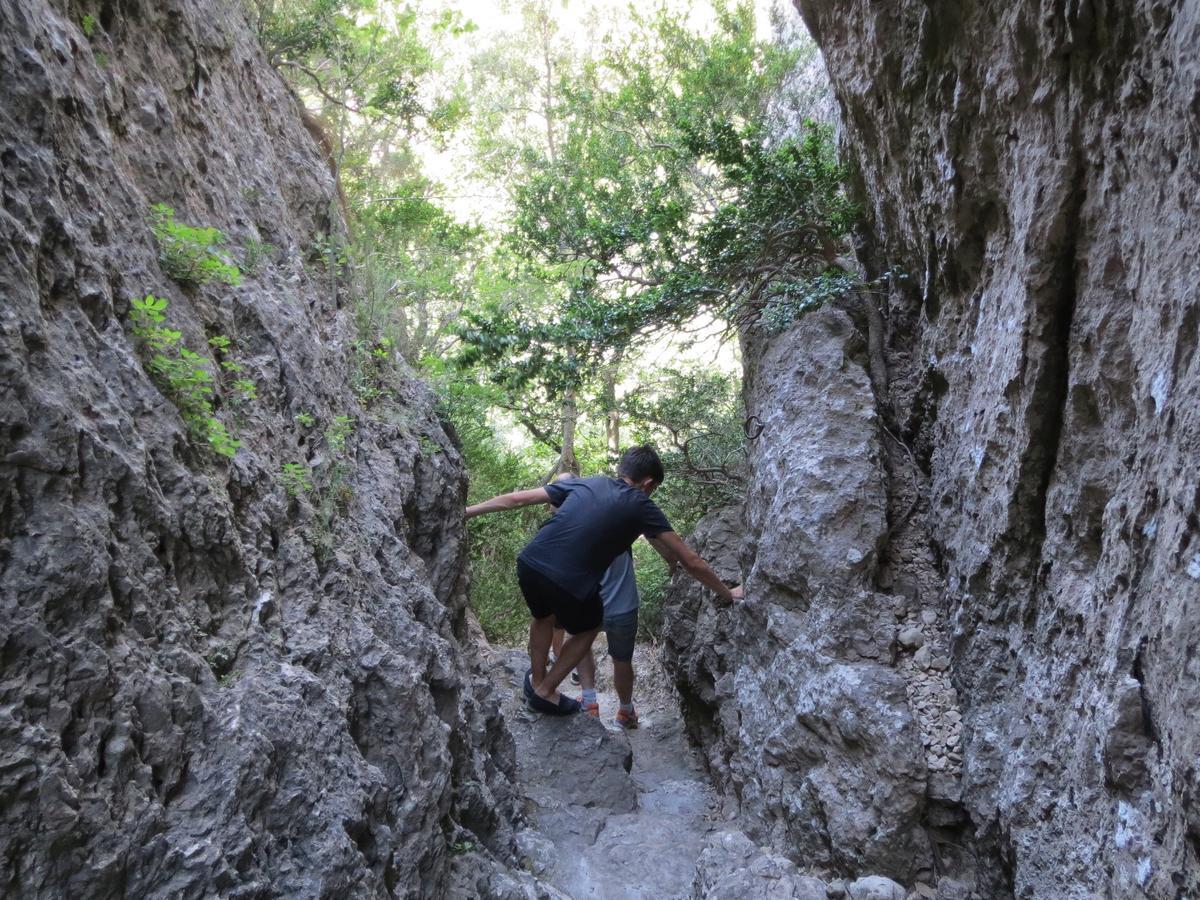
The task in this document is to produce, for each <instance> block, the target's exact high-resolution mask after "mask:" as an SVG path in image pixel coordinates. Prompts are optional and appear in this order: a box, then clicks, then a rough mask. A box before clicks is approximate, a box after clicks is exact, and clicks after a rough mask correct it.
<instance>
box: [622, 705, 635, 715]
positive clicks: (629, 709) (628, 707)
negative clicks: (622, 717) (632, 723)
mask: <svg viewBox="0 0 1200 900" xmlns="http://www.w3.org/2000/svg"><path fill="white" fill-rule="evenodd" d="M621 712H623V713H631V712H633V704H632V703H622V704H621Z"/></svg>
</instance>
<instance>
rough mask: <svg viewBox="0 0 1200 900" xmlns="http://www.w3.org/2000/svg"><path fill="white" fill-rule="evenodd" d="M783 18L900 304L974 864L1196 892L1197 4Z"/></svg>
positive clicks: (1082, 884)
mask: <svg viewBox="0 0 1200 900" xmlns="http://www.w3.org/2000/svg"><path fill="white" fill-rule="evenodd" d="M798 6H799V7H800V9H801V11H802V13H803V15H804V18H805V20H806V22H807V23H808V26H809V28H810V30H811V31H812V33H813V35H814V36H815V38H816V39H817V41H818V43H819V44H820V46H821V48H822V51H823V53H824V55H825V59H826V62H827V65H828V69H829V74H830V77H831V79H832V82H833V85H834V89H835V92H836V95H837V97H838V100H839V103H840V106H841V108H842V115H843V120H844V127H845V133H844V138H845V146H846V148H847V152H848V153H849V155H850V157H851V159H852V161H853V162H854V163H855V164H856V166H857V168H858V170H859V172H860V177H861V195H862V197H863V199H864V202H865V204H866V206H867V209H868V212H869V219H870V222H869V228H868V231H869V241H868V245H867V246H866V247H865V249H864V254H863V255H864V260H865V262H866V263H867V264H868V267H870V268H873V269H874V270H875V271H879V270H880V269H882V268H884V267H886V266H889V265H896V266H899V267H901V268H902V269H904V270H905V271H906V272H907V273H908V274H909V282H910V284H911V285H912V287H911V289H905V290H897V291H895V292H894V293H893V295H892V297H891V299H890V308H889V310H888V316H889V327H890V335H889V348H890V354H891V363H892V366H893V376H894V378H895V383H894V386H893V397H892V400H893V403H894V407H895V409H896V412H897V418H898V421H899V423H900V425H901V427H902V429H903V434H904V435H905V436H906V437H907V438H908V439H909V440H910V441H912V442H913V443H914V444H915V445H916V447H917V450H918V455H919V457H921V461H922V463H923V465H924V467H925V469H926V475H927V478H928V484H927V495H928V515H927V521H928V526H929V535H930V539H931V541H932V542H933V546H934V548H935V549H936V551H937V553H938V554H939V556H940V562H941V569H942V572H943V574H944V577H945V591H944V594H943V596H942V598H941V600H942V603H943V604H944V607H945V609H946V610H948V612H949V614H950V616H951V619H952V643H953V655H952V667H951V674H952V677H953V680H954V682H955V685H956V687H957V688H958V691H959V694H960V698H961V702H962V704H963V707H964V708H963V714H964V725H965V727H964V737H965V760H964V770H965V772H964V783H963V802H964V803H965V804H966V806H967V808H968V810H969V812H970V815H971V818H972V820H973V822H974V825H975V828H976V830H977V833H978V834H980V835H981V836H986V837H987V838H988V840H989V841H990V846H991V847H992V848H993V849H992V852H991V853H990V854H989V862H990V864H991V865H992V866H993V867H994V868H995V869H998V870H1006V871H1007V873H1008V874H1010V875H1011V878H1012V886H1013V889H1014V890H1015V893H1016V894H1017V895H1018V896H1042V897H1076V896H1079V897H1082V896H1089V897H1090V896H1098V895H1103V896H1120V897H1139V896H1148V897H1154V898H1166V897H1176V896H1192V895H1195V894H1197V893H1200V863H1198V859H1197V851H1198V849H1200V726H1198V725H1197V719H1196V715H1195V709H1196V707H1197V703H1198V702H1200V668H1198V666H1200V663H1198V660H1200V655H1197V653H1196V647H1197V645H1198V644H1200V616H1198V615H1197V614H1196V611H1197V608H1198V606H1197V604H1198V603H1200V555H1198V554H1200V523H1198V517H1200V488H1198V485H1200V358H1198V357H1197V354H1196V346H1197V342H1198V341H1200V299H1198V295H1197V291H1196V282H1197V276H1198V275H1200V262H1198V258H1197V251H1196V247H1197V226H1196V221H1197V220H1196V215H1197V197H1198V196H1200V191H1198V187H1200V176H1198V175H1197V172H1198V171H1200V165H1198V164H1200V156H1198V152H1197V151H1198V143H1200V131H1198V130H1197V126H1196V122H1197V103H1198V97H1200V95H1198V94H1197V92H1196V85H1197V83H1198V81H1200V54H1198V52H1197V48H1198V47H1200V4H1197V3H1195V2H1178V0H1176V2H1171V0H1155V2H1149V0H1147V2H1134V3H1126V4H1103V3H1102V4H1088V3H1083V4H1060V3H1048V2H1042V3H1032V4H1030V3H1023V4H1011V3H1000V2H987V3H979V2H973V3H935V4H932V5H931V4H928V3H917V2H911V0H897V2H874V0H854V2H838V3H834V2H831V0H799V2H798ZM920 517H925V513H924V512H922V513H921V515H920Z"/></svg>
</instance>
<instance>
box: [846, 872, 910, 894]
mask: <svg viewBox="0 0 1200 900" xmlns="http://www.w3.org/2000/svg"><path fill="white" fill-rule="evenodd" d="M848 893H849V894H850V900H906V898H907V897H908V893H907V892H906V891H905V890H904V888H903V887H902V886H901V885H899V884H897V883H896V882H894V881H892V880H891V879H890V878H883V877H881V876H879V875H868V876H867V877H866V878H860V879H858V880H857V881H854V882H851V883H850V885H849V888H848Z"/></svg>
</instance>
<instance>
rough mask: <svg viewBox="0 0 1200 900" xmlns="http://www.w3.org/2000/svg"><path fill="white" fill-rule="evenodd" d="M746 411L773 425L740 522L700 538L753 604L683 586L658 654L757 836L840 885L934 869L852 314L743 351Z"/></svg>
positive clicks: (672, 600)
mask: <svg viewBox="0 0 1200 900" xmlns="http://www.w3.org/2000/svg"><path fill="white" fill-rule="evenodd" d="M747 346H748V350H747V354H748V366H749V374H748V382H747V402H748V411H750V412H751V413H753V414H755V415H758V416H759V418H760V419H761V420H762V421H763V422H764V425H765V427H764V430H763V433H762V435H761V436H760V437H759V438H758V439H757V440H756V441H754V442H753V444H752V447H751V453H750V465H751V475H752V485H753V487H752V489H751V491H750V494H749V497H748V500H747V506H746V511H745V513H744V519H745V523H746V525H745V527H743V528H741V529H738V528H737V527H736V524H737V521H738V519H739V517H741V516H742V515H743V514H742V513H740V512H739V511H737V510H732V511H726V512H724V513H721V514H720V515H718V516H715V517H710V518H709V519H707V520H706V521H705V522H704V523H702V525H701V526H700V527H699V528H698V529H697V533H696V536H695V541H696V543H697V544H698V545H699V546H700V548H701V552H702V553H703V554H704V555H705V556H706V557H715V558H716V559H717V560H718V571H720V572H721V573H722V574H723V575H724V576H725V577H730V578H736V577H737V575H738V572H737V569H736V568H734V567H733V561H732V559H731V558H730V556H729V550H730V545H729V542H730V541H736V544H735V546H740V547H741V548H742V563H743V565H744V567H745V569H746V570H747V571H748V573H749V575H748V577H747V579H746V600H745V602H744V603H741V604H736V605H734V606H733V607H731V608H728V609H721V608H717V607H714V606H713V605H712V603H711V595H709V594H707V592H705V591H704V590H703V589H701V588H698V587H695V586H694V585H692V584H690V583H688V582H685V581H682V580H678V581H676V583H675V584H674V585H673V586H672V589H671V591H670V593H669V595H668V597H667V600H666V609H665V614H664V623H665V624H664V660H665V661H666V662H667V664H668V667H669V668H671V669H672V670H673V671H674V674H675V677H676V680H677V682H678V683H679V685H680V687H681V690H682V692H683V694H684V697H685V701H686V703H687V704H688V709H689V721H690V723H691V725H692V729H693V734H694V735H695V736H696V737H697V738H698V739H699V740H700V741H701V743H702V744H703V745H704V746H705V749H706V752H707V754H708V759H709V765H710V771H712V772H713V774H714V775H715V776H716V778H717V780H718V783H719V784H720V785H721V786H722V787H724V788H725V789H726V790H727V791H729V792H730V793H735V794H736V796H737V798H738V801H739V804H740V809H741V811H742V813H743V814H744V815H746V816H747V817H748V823H747V829H748V831H749V833H750V834H751V836H752V837H754V838H755V839H759V840H762V841H763V842H764V843H767V842H768V841H769V842H771V844H772V846H773V847H774V849H776V850H778V851H783V852H787V853H789V854H795V858H796V859H797V860H802V861H803V862H805V863H806V864H810V865H820V866H824V867H828V868H830V869H833V870H834V871H837V872H842V873H844V874H846V875H851V874H855V873H857V872H861V871H863V870H867V871H882V872H887V873H889V874H895V875H897V876H900V877H905V876H907V874H908V873H909V872H910V871H911V870H912V869H913V868H914V867H920V866H922V865H928V864H929V862H930V856H929V845H928V841H927V838H926V835H925V833H924V830H923V828H922V826H921V814H922V809H923V806H924V795H925V780H926V779H925V774H926V773H925V764H924V753H923V751H922V747H921V743H920V737H919V733H918V730H917V727H916V724H915V722H914V721H913V718H912V714H911V712H910V709H909V704H908V700H907V696H906V689H905V684H904V680H903V678H901V677H900V675H899V674H898V673H897V672H896V671H895V669H893V668H892V665H891V664H892V659H893V656H894V649H893V643H894V635H895V609H896V608H897V607H898V606H900V605H902V601H900V600H899V599H898V598H896V597H893V596H889V595H884V594H878V593H875V592H873V591H872V590H871V584H872V572H873V571H874V567H875V552H876V547H877V545H878V543H879V541H880V540H881V539H882V536H883V534H884V532H885V530H886V524H885V522H884V518H883V515H882V510H883V504H884V495H883V485H882V480H881V472H880V463H879V447H878V421H877V419H876V418H875V413H874V403H873V400H872V396H871V387H870V381H869V379H868V377H867V373H866V370H865V369H864V365H863V357H862V355H861V351H862V346H861V344H860V343H859V342H858V339H857V337H856V333H855V332H854V330H853V328H852V327H851V325H850V322H849V320H848V319H847V317H846V316H845V315H843V314H842V313H840V312H836V311H833V310H826V311H823V312H819V313H814V314H812V315H810V316H808V317H806V318H805V319H803V320H801V322H800V323H799V324H798V325H797V326H796V327H795V328H793V329H792V330H791V331H789V332H787V333H785V334H782V335H779V336H777V337H774V338H772V339H770V340H766V339H765V338H764V339H763V340H761V341H759V342H758V343H753V342H751V343H748V345H747Z"/></svg>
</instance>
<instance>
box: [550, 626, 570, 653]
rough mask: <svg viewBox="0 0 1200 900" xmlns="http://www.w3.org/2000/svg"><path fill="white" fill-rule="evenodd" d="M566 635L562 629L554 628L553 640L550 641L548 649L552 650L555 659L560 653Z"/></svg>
mask: <svg viewBox="0 0 1200 900" xmlns="http://www.w3.org/2000/svg"><path fill="white" fill-rule="evenodd" d="M566 636H567V633H566V631H564V630H563V629H561V628H555V629H554V640H553V641H551V642H550V649H551V650H553V651H554V658H555V659H558V657H559V656H560V655H561V654H562V642H563V639H564V638H565V637H566Z"/></svg>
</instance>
